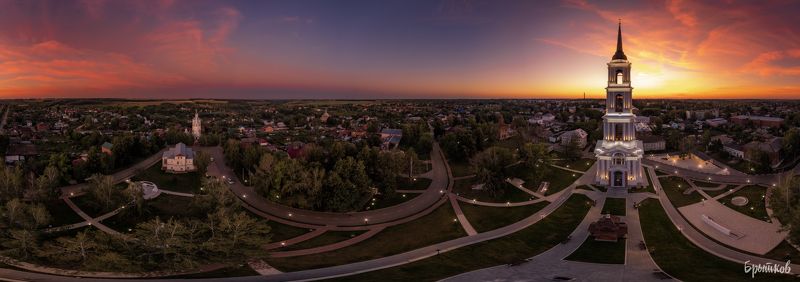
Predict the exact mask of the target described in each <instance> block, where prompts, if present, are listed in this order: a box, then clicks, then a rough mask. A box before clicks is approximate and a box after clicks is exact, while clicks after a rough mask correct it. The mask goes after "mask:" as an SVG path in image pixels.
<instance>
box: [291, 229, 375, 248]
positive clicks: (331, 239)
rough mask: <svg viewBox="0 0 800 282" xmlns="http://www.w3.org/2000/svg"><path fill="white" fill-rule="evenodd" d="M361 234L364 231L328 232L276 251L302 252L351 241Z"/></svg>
mask: <svg viewBox="0 0 800 282" xmlns="http://www.w3.org/2000/svg"><path fill="white" fill-rule="evenodd" d="M361 233H364V231H328V232H325V233H322V235H319V236H317V237H314V238H311V239H308V240H306V241H303V242H300V243H297V244H294V245H291V246H286V247H283V248H280V249H278V251H291V250H302V249H310V248H316V247H321V246H326V245H330V244H333V243H337V242H341V241H344V240H348V239H351V238H353V237H356V236H358V235H359V234H361Z"/></svg>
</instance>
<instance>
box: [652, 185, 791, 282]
mask: <svg viewBox="0 0 800 282" xmlns="http://www.w3.org/2000/svg"><path fill="white" fill-rule="evenodd" d="M639 213H640V216H641V222H642V231H643V232H644V239H645V242H646V243H647V247H648V249H649V251H650V255H651V256H652V257H653V260H654V261H655V262H656V264H658V266H659V267H661V269H663V270H664V271H665V272H666V273H669V274H670V275H672V276H674V277H675V278H677V279H680V280H683V281H797V280H796V279H797V278H793V277H791V276H787V275H769V274H764V273H759V274H758V275H756V276H755V279H752V278H751V276H750V274H749V273H748V274H745V273H744V271H743V266H742V264H739V263H734V262H730V261H727V260H724V259H721V258H718V257H716V256H714V255H712V254H709V253H707V252H705V251H703V250H702V249H700V248H698V247H697V246H695V245H694V244H692V243H691V242H690V241H689V240H688V239H686V238H685V237H684V236H683V234H681V233H680V232H679V231H678V229H677V228H676V227H675V225H673V224H672V221H670V220H669V217H667V214H666V212H664V210H663V209H662V207H661V205H660V204H659V203H658V201H657V200H655V199H647V200H644V201H642V205H641V206H640V207H639Z"/></svg>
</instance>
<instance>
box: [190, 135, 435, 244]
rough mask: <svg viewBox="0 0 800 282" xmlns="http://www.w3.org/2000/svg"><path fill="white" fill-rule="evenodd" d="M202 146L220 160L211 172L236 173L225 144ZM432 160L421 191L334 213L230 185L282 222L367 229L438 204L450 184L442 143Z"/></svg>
mask: <svg viewBox="0 0 800 282" xmlns="http://www.w3.org/2000/svg"><path fill="white" fill-rule="evenodd" d="M198 150H203V151H207V152H209V153H210V154H211V156H212V157H214V159H215V160H217V161H214V162H212V163H211V165H210V166H214V169H212V168H209V175H214V176H227V177H234V176H235V174H234V173H233V171H232V170H231V169H230V168H229V167H228V166H227V165H225V162H224V159H225V156H224V154H223V152H222V148H220V147H210V148H209V147H203V148H198ZM431 163H432V167H433V169H432V171H431V174H432V176H433V178H432V181H431V184H430V186H429V187H428V189H427V190H425V192H423V193H422V194H421V195H419V196H417V197H414V198H413V199H411V200H409V201H407V202H404V203H401V204H398V205H396V206H392V207H388V208H383V209H377V210H371V211H364V212H351V213H332V212H317V211H310V210H304V209H297V208H292V207H287V206H284V205H280V204H277V203H274V202H272V201H269V200H267V199H264V198H263V197H261V196H259V195H257V194H256V193H255V191H254V190H253V188H252V187H248V186H245V185H243V184H241V183H239V182H238V181H237V182H236V183H234V184H232V185H230V189H231V191H233V192H234V194H235V195H236V196H237V197H238V198H239V199H240V200H241V201H242V202H244V203H246V204H247V205H249V206H250V207H251V208H253V209H255V210H258V211H260V212H261V213H259V214H267V215H269V216H270V217H271V218H280V219H283V222H281V223H285V224H288V225H294V226H309V225H311V226H326V225H332V226H337V227H354V226H357V227H362V228H360V229H362V230H363V229H364V228H363V227H364V226H370V225H375V224H381V223H388V222H394V221H397V220H398V219H402V218H405V217H409V216H412V215H415V214H417V213H419V212H422V211H424V210H426V209H427V208H429V207H430V206H432V205H434V204H436V202H437V201H439V199H440V198H441V197H442V196H443V195H444V193H445V192H446V191H445V190H446V189H447V188H448V181H449V177H448V175H447V171H446V170H447V168H446V161H445V159H444V155H443V153H442V152H441V149H440V148H439V145H438V144H436V143H434V146H433V151H432V154H431ZM365 223H366V224H365Z"/></svg>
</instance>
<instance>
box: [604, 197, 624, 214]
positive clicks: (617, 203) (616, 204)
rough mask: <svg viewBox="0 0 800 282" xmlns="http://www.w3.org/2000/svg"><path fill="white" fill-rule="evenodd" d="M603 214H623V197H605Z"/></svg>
mask: <svg viewBox="0 0 800 282" xmlns="http://www.w3.org/2000/svg"><path fill="white" fill-rule="evenodd" d="M603 214H611V215H619V216H625V199H624V198H606V203H605V204H603Z"/></svg>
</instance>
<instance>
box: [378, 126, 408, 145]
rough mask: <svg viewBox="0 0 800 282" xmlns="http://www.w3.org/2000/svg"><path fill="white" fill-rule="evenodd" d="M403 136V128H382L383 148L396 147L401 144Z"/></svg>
mask: <svg viewBox="0 0 800 282" xmlns="http://www.w3.org/2000/svg"><path fill="white" fill-rule="evenodd" d="M402 138H403V130H402V129H394V128H384V129H383V130H381V142H382V144H381V148H383V149H394V148H397V146H398V145H400V140H401V139H402Z"/></svg>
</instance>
